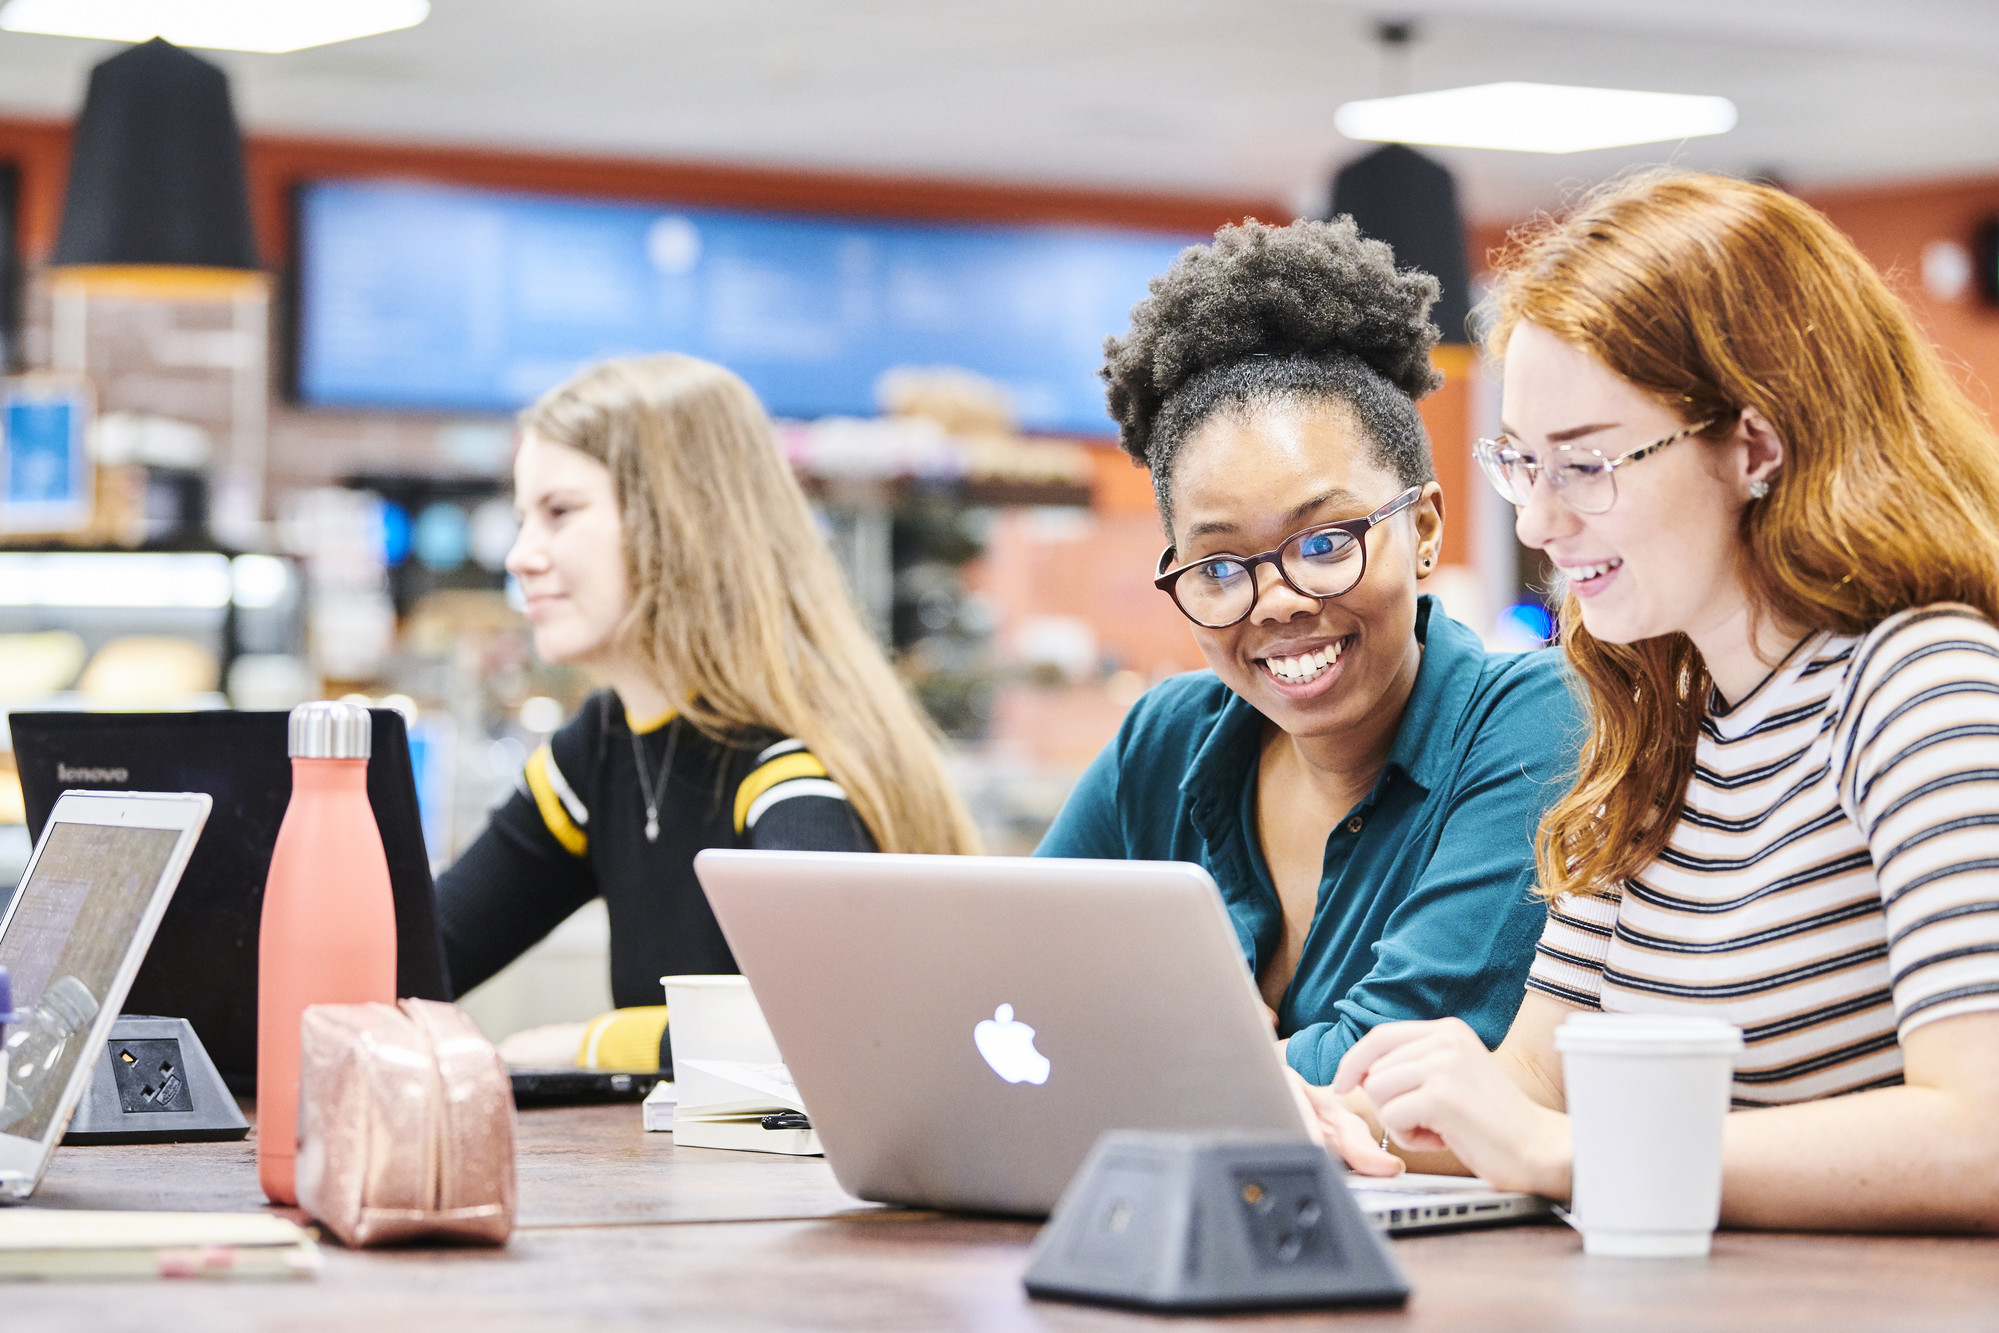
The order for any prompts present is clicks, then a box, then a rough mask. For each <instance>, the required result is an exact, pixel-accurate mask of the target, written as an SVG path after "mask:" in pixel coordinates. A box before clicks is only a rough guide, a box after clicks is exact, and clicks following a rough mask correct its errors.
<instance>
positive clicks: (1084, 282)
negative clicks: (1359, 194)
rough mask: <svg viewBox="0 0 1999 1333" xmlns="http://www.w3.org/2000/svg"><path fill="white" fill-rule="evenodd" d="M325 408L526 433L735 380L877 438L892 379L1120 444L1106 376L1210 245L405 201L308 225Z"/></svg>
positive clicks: (1056, 232)
mask: <svg viewBox="0 0 1999 1333" xmlns="http://www.w3.org/2000/svg"><path fill="white" fill-rule="evenodd" d="M299 208H300V214H299V256H298V260H299V310H298V321H299V323H298V343H297V349H298V350H297V355H298V363H297V367H296V370H297V375H296V382H297V388H298V394H299V397H300V398H301V399H302V400H303V401H304V402H306V403H309V404H314V405H321V406H339V407H383V408H416V409H433V410H445V411H508V410H512V409H514V408H518V407H520V406H522V405H523V404H525V403H527V402H529V401H531V400H532V399H533V398H534V397H535V396H536V395H538V394H540V393H541V392H542V391H543V390H545V389H547V388H549V387H551V386H552V385H554V384H556V383H558V382H559V381H561V380H562V379H563V378H565V377H566V376H568V375H569V374H570V373H571V372H573V371H574V370H576V369H577V368H578V367H579V366H582V365H585V364H587V363H589V362H592V361H597V360H601V359H603V358H605V357H611V356H621V355H629V354H633V353H644V352H660V351H676V352H686V353H689V354H692V355H694V356H699V357H705V358H707V359H709V360H712V361H718V362H720V363H722V364H723V365H725V366H728V367H729V368H730V369H732V370H734V371H735V372H736V373H738V374H739V375H741V376H742V377H743V378H744V379H746V380H747V381H749V383H750V385H751V387H753V388H754V389H756V391H757V393H758V394H759V395H761V396H762V398H763V400H764V403H765V405H766V406H768V407H769V408H770V410H771V411H772V412H774V413H776V414H777V415H779V416H790V417H806V418H809V417H818V416H830V415H840V414H853V415H867V414H872V413H873V412H875V411H876V410H877V403H876V398H875V386H876V383H877V381H878V380H879V379H880V377H881V376H882V374H883V372H885V371H888V370H891V369H894V368H896V367H904V366H955V367H961V368H963V369H967V370H973V371H977V372H978V373H980V374H983V375H986V376H989V377H990V378H992V379H993V380H996V381H997V382H999V383H1000V384H1001V385H1003V386H1004V387H1005V388H1006V389H1007V390H1008V391H1009V393H1010V394H1011V395H1012V398H1013V403H1014V407H1015V410H1016V412H1017V414H1018V416H1019V418H1020V422H1021V425H1022V426H1024V427H1026V428H1027V429H1029V430H1038V431H1050V432H1068V433H1080V434H1093V435H1095V434H1106V433H1109V432H1110V431H1111V430H1112V429H1113V426H1112V423H1111V421H1110V419H1109V417H1107V416H1106V415H1105V412H1104V401H1103V385H1102V383H1101V382H1100V381H1099V380H1098V379H1097V377H1096V369H1097V366H1098V364H1099V363H1100V362H1101V360H1102V357H1103V342H1104V338H1105V337H1106V336H1108V335H1110V334H1115V333H1122V332H1124V330H1125V328H1126V324H1127V321H1128V318H1129V315H1130V311H1131V307H1132V305H1133V304H1134V303H1135V302H1137V301H1138V300H1139V299H1140V298H1142V297H1143V296H1144V295H1145V292H1146V282H1147V280H1148V279H1150V278H1151V277H1152V276H1153V275H1155V274H1157V273H1159V272H1161V271H1162V270H1164V269H1165V268H1166V266H1167V265H1168V264H1170V263H1172V261H1173V259H1174V257H1175V256H1176V255H1178V254H1179V253H1180V251H1181V250H1182V249H1183V248H1184V247H1186V246H1188V245H1190V244H1195V243H1198V242H1200V241H1202V240H1205V239H1206V238H1205V237H1200V236H1172V235H1166V234H1161V233H1151V232H1135V231H1110V230H1102V229H1090V228H1077V227H1028V226H981V225H957V224H940V223H893V222H882V221H876V220H863V219H847V218H827V217H806V216H794V215H788V214H775V213H749V212H731V211H725V210H713V209H696V208H673V207H662V206H658V205H650V204H631V203H617V202H607V201H600V200H588V199H572V198H560V197H549V196H542V195H525V194H512V193H502V192H498V191H489V190H473V189H462V188H452V187H437V186H428V185H413V184H404V183H391V182H323V183H320V184H315V185H311V186H308V187H306V188H305V189H304V190H303V191H302V192H301V198H300V201H299Z"/></svg>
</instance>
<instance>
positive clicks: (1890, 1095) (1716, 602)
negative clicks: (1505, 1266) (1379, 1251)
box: [1317, 174, 1999, 1231]
mask: <svg viewBox="0 0 1999 1333" xmlns="http://www.w3.org/2000/svg"><path fill="white" fill-rule="evenodd" d="M1497 314H1498V320H1497V325H1496V329H1495V332H1494V335H1493V337H1494V346H1495V347H1496V348H1497V349H1498V350H1499V351H1500V352H1502V353H1503V357H1504V363H1505V380H1504V392H1503V414H1502V419H1503V422H1504V432H1505V433H1504V434H1503V435H1502V436H1501V437H1500V438H1499V439H1496V440H1490V441H1484V442H1482V443H1481V445H1480V448H1479V461H1480V463H1481V465H1482V466H1483V467H1484V468H1485V470H1486V472H1487V474H1488V476H1489V477H1490V478H1491V480H1492V481H1493V483H1494V485H1495V486H1496V487H1497V488H1498V489H1499V491H1500V492H1501V494H1503V495H1504V496H1505V497H1506V498H1507V499H1508V500H1510V501H1512V502H1513V504H1514V505H1516V506H1517V508H1518V522H1517V528H1518V532H1519V536H1520V539H1521V540H1522V541H1523V542H1525V543H1526V544H1527V545H1529V546H1532V547H1534V548H1536V549H1538V550H1541V551H1545V552H1547V554H1548V555H1549V557H1550V558H1551V559H1552V560H1553V561H1554V563H1555V565H1556V566H1557V567H1558V568H1559V569H1560V570H1561V571H1562V573H1563V575H1564V576H1565V578H1566V580H1567V586H1568V597H1567V601H1566V603H1565V606H1564V610H1563V626H1564V642H1565V646H1566V649H1567V653H1568V656H1569V660H1570V662H1571V663H1572V664H1573V665H1574V667H1575V669H1576V672H1577V674H1578V675H1579V676H1580V677H1581V678H1582V680H1583V682H1584V683H1585V687H1586V691H1585V692H1586V702H1587V704H1588V707H1589V713H1590V735H1589V740H1588V742H1587V744H1586V747H1585V749H1584V752H1583V760H1582V765H1581V770H1580V775H1579V777H1578V780H1577V782H1576V784H1575V786H1574V788H1573V789H1572V790H1571V791H1570V792H1569V793H1568V795H1567V796H1566V797H1565V798H1564V799H1562V800H1561V801H1559V802H1558V803H1557V804H1556V805H1555V807H1554V809H1553V810H1552V811H1551V812H1550V813H1549V816H1548V818H1547V820H1546V821H1545V822H1544V824H1543V825H1542V831H1541V839H1540V847H1539V853H1540V855H1539V869H1540V888H1541V891H1542V893H1543V894H1544V895H1545V896H1546V897H1547V898H1548V899H1549V900H1550V906H1551V910H1550V915H1549V920H1548V925H1547V928H1546V930H1545V932H1544V933H1543V935H1542V937H1541V943H1540V949H1539V954H1538V956H1537V958H1536V959H1535V962H1534V965H1533V969H1532V971H1531V972H1530V973H1529V976H1528V983H1527V987H1528V989H1527V995H1526V1000H1525V1002H1524V1003H1523V1004H1522V1006H1521V1008H1520V1013H1519V1016H1518V1018H1517V1019H1516V1020H1515V1021H1514V1024H1513V1027H1512V1030H1511V1031H1510V1032H1509V1034H1508V1035H1507V1037H1506V1040H1505V1042H1504V1043H1503V1044H1502V1045H1501V1047H1500V1049H1499V1050H1498V1051H1497V1052H1496V1053H1489V1052H1487V1051H1486V1049H1485V1048H1484V1046H1483V1045H1481V1044H1480V1043H1479V1042H1478V1041H1477V1040H1476V1039H1475V1038H1474V1037H1472V1035H1471V1034H1470V1032H1469V1030H1467V1029H1465V1028H1464V1027H1463V1025H1462V1024H1459V1023H1456V1022H1454V1021H1452V1020H1448V1019H1446V1020H1442V1021H1438V1022H1430V1023H1406V1024H1396V1025H1391V1026H1387V1027H1381V1028H1376V1029H1375V1030H1374V1031H1373V1032H1372V1033H1370V1034H1369V1035H1368V1036H1366V1037H1364V1038H1362V1039H1361V1041H1359V1042H1358V1043H1356V1045H1355V1046H1354V1048H1353V1050H1352V1051H1350V1052H1348V1054H1347V1056H1346V1058H1345V1060H1344V1061H1343V1063H1342V1065H1341V1067H1340V1070H1339V1073H1338V1076H1337V1078H1336V1079H1335V1080H1334V1082H1333V1085H1332V1087H1331V1089H1330V1090H1328V1091H1326V1092H1323V1093H1319V1094H1318V1096H1317V1100H1318V1104H1319V1106H1320V1110H1321V1115H1322V1117H1323V1119H1324V1120H1325V1122H1326V1124H1327V1128H1328V1130H1329V1131H1330V1137H1331V1138H1332V1139H1333V1141H1334V1142H1335V1143H1336V1145H1337V1146H1339V1147H1340V1148H1341V1150H1342V1151H1343V1152H1344V1153H1346V1155H1348V1156H1349V1158H1350V1159H1351V1160H1354V1161H1355V1164H1356V1166H1357V1167H1360V1168H1361V1169H1364V1170H1373V1169H1377V1168H1375V1167H1373V1166H1372V1165H1370V1159H1371V1156H1372V1154H1371V1151H1370V1150H1371V1149H1372V1147H1373V1145H1374V1144H1375V1142H1376V1140H1375V1135H1376V1134H1377V1133H1378V1132H1379V1131H1380V1129H1381V1128H1382V1127H1385V1128H1386V1130H1387V1132H1388V1134H1389V1135H1390V1136H1391V1138H1392V1140H1393V1141H1394V1142H1395V1143H1396V1144H1398V1145H1400V1146H1401V1147H1402V1148H1403V1149H1404V1150H1405V1151H1411V1150H1413V1151H1415V1152H1418V1153H1442V1154H1448V1157H1446V1158H1444V1159H1443V1160H1441V1161H1439V1160H1438V1159H1437V1158H1430V1159H1429V1160H1427V1161H1426V1162H1425V1165H1428V1166H1429V1167H1430V1168H1431V1169H1439V1168H1440V1167H1454V1168H1455V1169H1459V1170H1470V1171H1472V1172H1475V1173H1476V1174H1478V1175H1481V1176H1484V1177H1486V1178H1488V1179H1489V1180H1491V1181H1492V1182H1493V1183H1494V1184H1497V1185H1499V1186H1502V1187H1504V1188H1512V1189H1526V1190H1532V1191H1535V1192H1538V1193H1541V1194H1546V1195H1551V1196H1554V1197H1558V1198H1559V1197H1564V1196H1566V1195H1567V1194H1568V1193H1569V1188H1570V1156H1569V1143H1570V1137H1569V1120H1568V1117H1567V1115H1566V1114H1565V1113H1564V1110H1565V1104H1564V1099H1563V1087H1562V1068H1561V1062H1560V1060H1559V1059H1558V1058H1557V1055H1556V1052H1555V1046H1554V1035H1555V1030H1556V1028H1557V1027H1559V1026H1560V1025H1561V1023H1562V1022H1563V1020H1564V1019H1565V1018H1567V1016H1568V1015H1570V1014H1572V1013H1574V1012H1576V1011H1577V1010H1586V1009H1604V1010H1610V1011H1619V1012H1635V1013H1653V1014H1702V1015H1712V1016H1717V1017H1721V1018H1725V1019H1727V1020H1729V1021H1731V1022H1733V1023H1735V1024H1737V1025H1739V1026H1740V1027H1741V1028H1742V1029H1743V1031H1744V1034H1745V1037H1746V1039H1747V1047H1746V1049H1745V1051H1744V1053H1743V1055H1742V1057H1741V1059H1740V1061H1739V1063H1738V1065H1737V1068H1736V1074H1735V1089H1734V1095H1735V1105H1736V1111H1735V1113H1734V1114H1732V1115H1730V1116H1729V1118H1728V1126H1727V1133H1726V1139H1725V1148H1724V1177H1723V1195H1722V1216H1723V1221H1724V1223H1726V1224H1731V1225H1736V1226H1751V1227H1776V1228H1784V1229H1815V1230H1818V1229H1832V1230H1934V1229H1952V1230H1968V1231H1993V1230H1999V1134H1995V1132H1994V1129H1993V1126H1994V1124H1995V1123H1999V767H1995V766H1994V763H1993V753H1994V743H1995V740H1999V629H1995V628H1994V623H1993V622H1994V619H1995V617H1999V445H1995V441H1994V438H1993V435H1992V431H1991V429H1990V427H1989V426H1988V425H1987V424H1986V422H1985V421H1984V420H1983V419H1982V418H1981V417H1980V416H1979V415H1978V413H1977V412H1976V410H1975V409H1973V407H1972V406H1971V404H1970V403H1969V402H1968V401H1967V399H1966V396H1965V394H1964V392H1963V391H1962V390H1961V389H1960V388H1959V387H1958V385H1957V384H1956V383H1955V381H1954V380H1953V378H1952V377H1951V376H1950V375H1949V374H1948V373H1947V372H1946V371H1945V369H1944V368H1943V366H1942V365H1941V364H1940V362H1939V359H1938V357H1937V354H1936V352H1935V350H1934V349H1933V348H1932V347H1931V346H1930V345H1929V343H1928V342H1927V341H1926V340H1925V339H1924V337H1923V336H1922V334H1921V332H1920V331H1919V330H1918V329H1917V327H1916V325H1915V323H1914V321H1913V320H1912V319H1911V317H1910V314H1909V312H1908V310H1907V309H1906V308H1905V307H1904V306H1903V305H1902V303H1901V302H1900V301H1899V300H1897V299H1896V297H1895V296H1894V295H1893V294H1892V293H1891V292H1890V291H1889V289H1888V287H1887V286H1886V284H1884V283H1883V282H1882V280H1881V278H1880V277H1879V276H1878V275H1877V274H1876V273H1875V272H1874V271H1873V269H1871V268H1870V267H1869V266H1868V264H1867V262H1866V261H1865V260H1864V259H1863V258H1862V257H1861V256H1860V254H1859V252H1858V251H1856V250H1855V249H1854V247H1853V245H1852V244H1851V243H1850V242H1849V241H1848V240H1847V239H1846V238H1845V237H1844V236H1842V235H1840V233H1839V232H1838V231H1836V230H1835V229H1834V228H1833V227H1832V226H1831V225H1830V224H1829V223H1828V222H1827V221H1826V220H1825V219H1824V218H1823V217H1821V216H1820V215H1819V214H1817V213H1815V212H1814V211H1812V209H1810V208H1809V207H1807V206H1806V205H1804V204H1802V203H1800V202H1798V201H1797V200H1795V199H1793V198H1791V197H1789V196H1787V195H1785V194H1782V193H1780V192H1778V191H1775V190H1770V189H1765V188H1762V187H1758V186H1754V185H1747V184H1743V183H1741V182H1737V181H1731V180H1724V179H1720V178H1717V177H1711V176H1696V175H1681V174H1666V175H1658V176H1648V177H1644V178H1641V179H1637V180H1634V181H1631V182H1628V183H1625V184H1621V185H1618V186H1615V187H1612V188H1610V189H1608V190H1607V191H1606V192H1604V193H1601V194H1599V195H1598V196H1596V197H1594V198H1590V199H1587V200H1585V201H1583V203H1582V204H1581V206H1580V207H1579V208H1577V210H1576V211H1575V212H1574V213H1573V214H1572V215H1571V216H1570V217H1568V218H1567V219H1565V220H1564V221H1562V222H1561V223H1559V224H1556V225H1553V226H1551V227H1550V228H1549V229H1547V230H1546V231H1545V232H1543V233H1542V234H1541V235H1539V236H1537V237H1533V238H1529V239H1527V240H1525V241H1523V242H1522V243H1521V245H1520V246H1519V247H1518V248H1517V250H1516V251H1515V253H1514V254H1513V255H1512V256H1511V257H1510V258H1509V259H1508V261H1507V262H1506V263H1505V264H1504V275H1503V286H1502V287H1501V289H1500V293H1499V295H1498V297H1497ZM1342 1094H1344V1095H1345V1096H1344V1098H1343V1097H1342ZM1362 1116H1368V1117H1372V1118H1373V1119H1374V1121H1375V1123H1374V1124H1371V1125H1364V1124H1363V1123H1362ZM1453 1159H1454V1160H1453Z"/></svg>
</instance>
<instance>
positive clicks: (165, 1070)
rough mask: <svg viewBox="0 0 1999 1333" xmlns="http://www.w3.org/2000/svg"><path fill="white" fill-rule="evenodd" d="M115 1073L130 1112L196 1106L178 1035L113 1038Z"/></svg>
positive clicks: (123, 1102)
mask: <svg viewBox="0 0 1999 1333" xmlns="http://www.w3.org/2000/svg"><path fill="white" fill-rule="evenodd" d="M111 1077H112V1078H113V1079H115V1080H117V1083H118V1104H119V1105H120V1106H122V1107H123V1108H124V1109H125V1110H126V1112H127V1113H131V1112H135V1111H139V1112H144V1111H192V1110H193V1109H194V1097H193V1094H192V1093H190V1092H189V1090H188V1086H187V1076H186V1074H184V1073H183V1072H182V1067H181V1055H180V1039H179V1038H178V1037H153V1038H147V1039H144V1040H139V1041H113V1042H112V1043H111Z"/></svg>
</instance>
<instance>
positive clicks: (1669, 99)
mask: <svg viewBox="0 0 1999 1333" xmlns="http://www.w3.org/2000/svg"><path fill="white" fill-rule="evenodd" d="M15 3H17V4H19V3H21V0H15ZM1333 124H1334V125H1335V126H1336V127H1337V128H1338V129H1339V132H1340V133H1341V134H1344V135H1346V136H1347V138H1349V139H1370V140H1375V141H1379V142H1382V143H1428V144H1444V145H1447V146H1450V147H1456V148H1499V149H1505V150H1507V151H1509V152H1515V153H1579V152H1582V151H1583V150H1585V149H1589V148H1616V147H1619V146H1621V145H1624V144H1634V143H1658V142H1660V141H1662V140H1668V139H1691V138H1695V137H1697V136H1699V135H1703V134H1726V133H1727V132H1728V131H1729V130H1732V129H1734V128H1735V103H1733V102H1731V101H1729V100H1728V99H1727V98H1726V97H1695V96H1690V95H1688V94H1684V93H1635V92H1627V91H1625V90H1624V89H1621V88H1571V87H1567V86H1564V85H1561V84H1554V83H1482V84H1479V85H1477V86H1476V87H1472V88H1447V89H1445V90H1444V91H1442V92H1435V93H1411V94H1409V95H1408V96H1406V97H1376V98H1371V99H1369V100H1367V101H1364V102H1348V103H1347V104H1346V105H1345V106H1342V107H1341V108H1340V109H1339V110H1337V111H1335V112H1334V113H1333Z"/></svg>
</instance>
